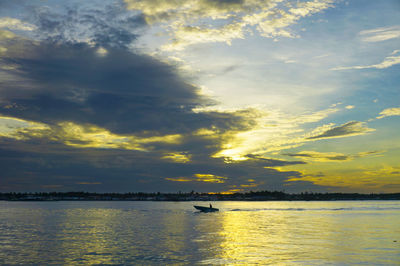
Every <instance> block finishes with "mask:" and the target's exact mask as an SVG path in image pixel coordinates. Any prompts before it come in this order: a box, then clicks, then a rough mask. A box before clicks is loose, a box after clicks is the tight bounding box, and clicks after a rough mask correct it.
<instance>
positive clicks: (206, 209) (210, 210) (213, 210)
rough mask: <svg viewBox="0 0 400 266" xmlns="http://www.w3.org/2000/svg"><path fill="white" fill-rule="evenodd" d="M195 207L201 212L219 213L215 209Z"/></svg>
mask: <svg viewBox="0 0 400 266" xmlns="http://www.w3.org/2000/svg"><path fill="white" fill-rule="evenodd" d="M193 207H195V208H196V209H197V210H199V211H201V212H217V211H219V209H217V208H213V207H205V206H196V205H194V206H193Z"/></svg>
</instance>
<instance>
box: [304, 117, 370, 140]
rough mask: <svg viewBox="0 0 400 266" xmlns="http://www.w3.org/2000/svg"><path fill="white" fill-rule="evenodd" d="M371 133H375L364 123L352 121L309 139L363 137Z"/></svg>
mask: <svg viewBox="0 0 400 266" xmlns="http://www.w3.org/2000/svg"><path fill="white" fill-rule="evenodd" d="M371 131H373V129H371V128H368V127H366V126H365V125H364V123H363V122H359V121H351V122H347V123H346V124H343V125H341V126H338V127H334V128H332V129H329V130H327V131H325V132H324V133H322V134H319V135H317V136H312V137H308V138H307V139H310V140H312V139H325V138H337V137H346V136H354V135H361V134H365V133H367V132H371Z"/></svg>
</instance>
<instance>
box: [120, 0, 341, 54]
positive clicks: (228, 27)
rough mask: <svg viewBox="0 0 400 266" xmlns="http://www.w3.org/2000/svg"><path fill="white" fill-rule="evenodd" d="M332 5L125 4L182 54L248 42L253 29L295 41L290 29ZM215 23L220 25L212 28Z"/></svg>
mask: <svg viewBox="0 0 400 266" xmlns="http://www.w3.org/2000/svg"><path fill="white" fill-rule="evenodd" d="M332 3H333V1H332V0H314V1H306V2H300V3H297V4H296V6H293V5H291V4H290V2H289V1H280V0H279V1H276V0H267V1H265V0H243V1H212V0H174V1H163V0H142V1H140V0H125V4H126V7H127V9H130V10H139V11H141V12H142V14H143V15H144V17H145V20H146V21H147V23H149V24H156V23H158V24H159V25H161V27H163V28H164V29H165V30H166V32H167V33H168V34H169V35H170V36H171V40H172V43H168V44H166V45H164V46H163V49H164V50H181V49H183V48H185V47H186V46H188V45H192V44H195V43H206V42H225V43H228V44H229V43H230V42H231V41H232V40H234V39H238V38H244V32H246V31H249V32H251V30H252V27H251V26H256V29H257V31H258V32H259V33H260V34H261V35H262V36H265V37H277V36H282V37H294V36H295V35H294V34H292V33H291V32H290V31H289V30H288V27H290V26H291V25H293V24H295V23H296V22H297V21H298V20H299V19H301V18H303V17H306V16H309V15H311V14H314V13H318V12H321V11H322V10H325V9H327V8H330V7H332ZM288 6H290V7H288ZM211 21H215V22H217V23H215V24H214V26H210V22H211ZM215 25H218V27H215Z"/></svg>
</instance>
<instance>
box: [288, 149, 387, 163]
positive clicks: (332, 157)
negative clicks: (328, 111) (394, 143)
mask: <svg viewBox="0 0 400 266" xmlns="http://www.w3.org/2000/svg"><path fill="white" fill-rule="evenodd" d="M383 152H384V151H367V152H359V153H357V154H354V155H346V154H343V153H337V152H317V151H301V152H297V153H283V155H286V156H290V157H296V158H302V159H304V160H306V161H314V162H344V161H350V160H353V159H355V158H362V157H366V156H374V155H379V154H382V153H383Z"/></svg>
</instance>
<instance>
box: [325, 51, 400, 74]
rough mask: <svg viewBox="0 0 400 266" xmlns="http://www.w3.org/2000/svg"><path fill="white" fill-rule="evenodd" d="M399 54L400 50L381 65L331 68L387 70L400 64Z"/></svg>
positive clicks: (336, 68) (394, 52)
mask: <svg viewBox="0 0 400 266" xmlns="http://www.w3.org/2000/svg"><path fill="white" fill-rule="evenodd" d="M399 52H400V50H395V51H393V52H392V54H391V55H390V56H387V57H385V59H384V60H383V61H382V62H381V63H379V64H374V65H367V66H350V67H335V68H331V70H349V69H369V68H376V69H385V68H388V67H391V66H394V65H397V64H400V55H397V54H399Z"/></svg>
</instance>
